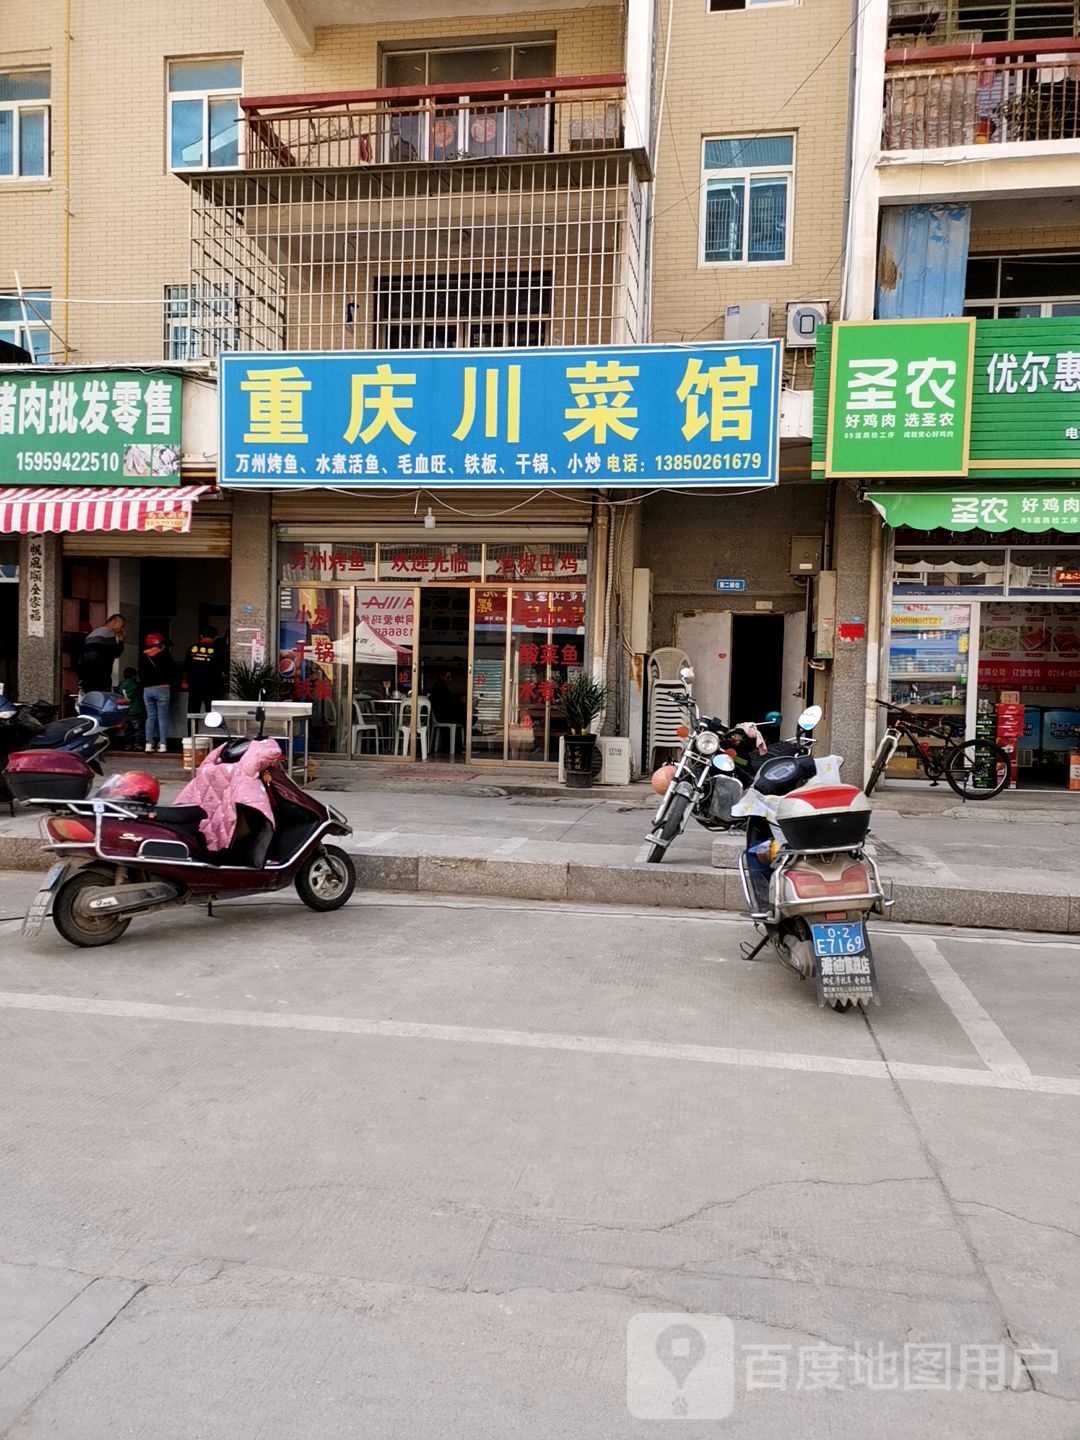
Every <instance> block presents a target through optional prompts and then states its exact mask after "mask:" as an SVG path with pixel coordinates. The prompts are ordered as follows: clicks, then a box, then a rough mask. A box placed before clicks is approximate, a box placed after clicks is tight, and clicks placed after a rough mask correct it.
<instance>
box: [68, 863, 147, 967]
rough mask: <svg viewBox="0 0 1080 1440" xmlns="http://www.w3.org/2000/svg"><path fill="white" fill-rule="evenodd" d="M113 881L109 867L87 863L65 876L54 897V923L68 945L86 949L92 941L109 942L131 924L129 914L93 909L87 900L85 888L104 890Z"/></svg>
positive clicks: (91, 944) (117, 937)
mask: <svg viewBox="0 0 1080 1440" xmlns="http://www.w3.org/2000/svg"><path fill="white" fill-rule="evenodd" d="M112 884H113V876H112V875H111V874H110V873H109V871H108V870H99V869H96V868H93V867H87V868H86V869H84V870H76V872H75V874H74V875H72V877H71V878H70V880H65V881H64V883H63V885H61V886H60V889H59V890H58V891H57V892H56V899H55V900H54V901H53V924H54V925H55V926H56V928H57V930H58V931H59V932H60V934H61V935H62V936H63V938H64V939H65V940H66V941H67V942H68V944H69V945H78V946H80V947H81V948H82V949H89V948H90V947H91V946H94V945H111V944H112V942H113V941H114V940H119V939H120V936H121V935H123V933H124V931H125V930H126V929H127V928H128V926H129V925H130V924H131V917H130V916H128V917H126V918H125V917H118V916H116V915H111V914H109V912H108V911H103V912H101V913H95V912H94V911H92V910H91V909H90V908H89V906H88V904H87V901H88V898H89V897H88V896H87V894H86V892H87V891H88V890H107V889H108V888H109V887H110V886H111V885H112Z"/></svg>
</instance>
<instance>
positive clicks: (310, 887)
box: [296, 845, 356, 911]
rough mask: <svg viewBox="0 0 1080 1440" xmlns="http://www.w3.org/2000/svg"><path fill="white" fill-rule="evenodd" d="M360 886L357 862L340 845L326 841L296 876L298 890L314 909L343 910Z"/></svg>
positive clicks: (305, 901)
mask: <svg viewBox="0 0 1080 1440" xmlns="http://www.w3.org/2000/svg"><path fill="white" fill-rule="evenodd" d="M355 889H356V866H355V865H354V864H353V861H352V856H351V855H348V854H346V852H345V851H344V850H342V849H341V847H340V846H339V845H322V846H320V848H319V849H318V850H316V851H315V853H314V855H312V857H311V859H310V860H308V862H307V864H306V865H304V867H303V868H302V869H301V870H300V872H299V874H298V875H297V877H296V893H297V894H298V895H299V896H300V899H301V900H302V901H303V902H304V904H305V905H307V906H308V908H309V909H311V910H323V911H326V910H340V909H341V907H342V905H344V904H345V902H346V901H347V900H348V899H349V897H350V896H351V895H352V893H353V891H354V890H355Z"/></svg>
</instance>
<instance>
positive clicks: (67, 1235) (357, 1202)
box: [0, 876, 1080, 1440]
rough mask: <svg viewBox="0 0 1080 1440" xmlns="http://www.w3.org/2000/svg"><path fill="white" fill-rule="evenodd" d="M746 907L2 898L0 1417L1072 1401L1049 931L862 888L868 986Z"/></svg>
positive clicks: (1012, 1417) (131, 1421) (310, 1429)
mask: <svg viewBox="0 0 1080 1440" xmlns="http://www.w3.org/2000/svg"><path fill="white" fill-rule="evenodd" d="M34 883H35V881H34V877H30V876H6V877H0V917H3V916H11V915H14V914H16V913H18V912H20V911H21V909H22V908H23V906H24V904H25V902H26V900H27V899H28V897H29V894H30V893H31V890H32V888H33V885H34ZM747 933H748V932H747V927H746V926H745V925H743V924H741V923H739V922H736V921H734V920H732V919H729V918H725V919H716V918H713V917H710V916H707V915H702V914H694V913H687V912H685V911H683V912H675V913H672V914H665V913H663V912H659V911H656V910H651V909H650V910H647V911H640V912H631V913H615V912H612V911H609V910H603V909H589V908H583V907H577V908H571V907H566V906H555V905H553V906H541V905H536V904H534V903H531V902H502V903H500V902H498V901H493V900H476V901H452V900H451V901H448V900H447V899H445V898H444V897H440V898H438V899H437V900H434V901H431V902H427V901H425V900H424V899H423V898H420V899H419V900H418V899H417V898H416V897H411V896H378V895H368V896H362V897H358V899H357V900H356V901H355V902H354V903H352V904H351V905H350V906H349V907H348V908H347V909H346V910H344V911H342V912H340V913H339V914H337V915H329V916H319V915H314V914H310V913H308V912H307V911H305V910H304V909H303V908H302V907H300V906H299V905H298V904H295V903H292V902H291V901H290V899H289V898H288V897H282V898H281V899H279V900H276V901H274V902H273V903H272V904H270V905H255V904H252V903H250V902H245V904H244V905H243V906H242V907H240V906H234V907H233V908H231V909H230V908H227V907H222V908H221V910H220V911H219V914H218V916H217V918H215V919H212V920H210V919H207V918H206V917H205V916H204V915H202V914H201V913H199V912H196V911H191V912H178V913H175V914H169V915H166V916H164V917H160V916H159V917H156V918H149V919H146V920H143V921H141V922H135V924H134V925H133V927H132V929H131V930H130V932H129V934H128V936H127V937H126V938H125V939H123V940H122V941H120V942H119V943H118V944H116V945H114V946H112V947H110V948H109V949H107V950H103V951H97V952H79V951H76V950H73V949H71V948H69V947H68V946H66V945H65V944H64V943H63V942H62V941H60V940H59V938H58V937H57V936H56V935H55V934H54V933H53V932H51V930H50V931H49V932H47V933H45V934H43V936H42V938H41V939H40V940H39V941H38V942H36V943H35V944H34V946H33V947H32V948H27V949H25V950H22V949H21V948H20V946H19V944H18V943H17V941H16V939H15V936H16V934H17V927H16V926H15V925H11V924H6V923H0V954H2V957H3V958H2V959H0V1037H2V1044H0V1085H2V1090H0V1094H2V1096H3V1105H2V1113H0V1155H2V1157H3V1163H2V1164H0V1436H3V1437H8V1440H45V1437H50V1440H53V1437H61V1440H106V1437H109V1440H114V1437H118V1436H138V1437H140V1440H145V1437H151V1436H152V1437H153V1440H219V1437H220V1440H247V1437H252V1440H254V1437H258V1440H286V1437H287V1440H294V1437H295V1440H301V1437H303V1440H338V1437H344V1436H352V1435H356V1436H364V1437H365V1440H373V1437H374V1440H381V1437H395V1440H396V1437H402V1440H405V1437H408V1440H413V1437H417V1436H423V1437H425V1440H437V1437H455V1440H456V1437H463V1440H464V1437H467V1440H487V1437H492V1440H495V1437H498V1440H505V1437H507V1436H511V1435H512V1436H514V1437H523V1440H533V1437H536V1440H556V1437H563V1436H565V1437H573V1440H594V1437H595V1440H612V1437H623V1436H628V1437H635V1436H639V1435H640V1436H656V1435H664V1434H667V1433H670V1434H671V1435H673V1436H692V1437H705V1436H709V1437H713V1436H718V1435H723V1436H732V1437H738V1440H772V1437H781V1436H782V1437H784V1440H788V1437H791V1436H795V1435H798V1436H804V1435H806V1436H809V1435H813V1436H814V1437H815V1440H819V1437H824V1440H833V1437H843V1440H848V1437H850V1440H864V1437H866V1436H870V1435H872V1436H874V1437H875V1440H891V1437H896V1440H900V1437H903V1440H913V1437H927V1440H929V1437H933V1440H941V1437H949V1440H967V1437H971V1440H976V1437H977V1440H997V1437H1002V1440H1005V1437H1008V1440H1042V1437H1053V1440H1058V1437H1060V1440H1066V1437H1069V1440H1075V1437H1077V1436H1078V1435H1080V1204H1078V1201H1077V1192H1078V1181H1080V1144H1078V1140H1080V1133H1078V1132H1080V1049H1078V1046H1077V1044H1076V1033H1077V1020H1078V1016H1080V1003H1078V999H1077V987H1076V981H1075V978H1074V976H1075V974H1076V967H1077V965H1078V962H1080V947H1078V944H1077V943H1076V942H1068V941H1058V940H1055V939H1046V938H1045V937H1040V938H1039V939H1038V940H1034V939H1027V938H1025V937H1010V936H1007V935H1003V934H1001V933H1000V932H995V933H993V934H986V933H980V932H974V931H967V932H928V931H914V930H908V931H903V930H888V929H887V928H886V927H879V930H878V932H877V954H878V966H879V977H880V981H881V986H882V990H883V994H884V1004H883V1006H882V1008H881V1009H879V1010H877V1011H875V1012H873V1013H872V1014H871V1015H870V1016H869V1018H864V1017H862V1016H861V1015H837V1014H834V1013H832V1012H831V1011H820V1010H819V1009H818V1008H817V1005H816V1003H815V999H814V996H813V994H812V992H811V991H810V990H809V989H808V987H806V986H804V985H801V984H800V982H799V981H798V980H797V979H796V978H795V977H794V976H793V975H791V974H789V973H788V972H786V971H784V970H782V969H781V968H780V967H779V965H777V964H776V963H775V962H771V961H767V960H766V961H763V962H755V963H752V964H748V963H746V962H745V961H743V960H741V959H740V958H739V943H740V941H741V940H743V939H745V938H746V937H747ZM661 1419H670V1421H671V1423H670V1425H666V1426H663V1427H658V1424H657V1422H658V1420H661Z"/></svg>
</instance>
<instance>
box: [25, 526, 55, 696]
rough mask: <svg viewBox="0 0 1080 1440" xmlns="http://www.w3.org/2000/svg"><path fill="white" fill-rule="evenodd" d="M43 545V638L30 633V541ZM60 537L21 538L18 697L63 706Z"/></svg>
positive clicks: (31, 579)
mask: <svg viewBox="0 0 1080 1440" xmlns="http://www.w3.org/2000/svg"><path fill="white" fill-rule="evenodd" d="M32 538H34V539H37V540H38V542H39V543H40V544H41V546H42V548H43V551H44V555H43V567H42V575H41V582H40V583H41V589H42V595H41V617H42V623H41V624H40V626H37V627H35V628H40V629H41V630H43V632H44V633H43V634H41V635H32V634H30V633H29V632H30V629H31V619H30V601H31V595H30V587H31V584H32V583H33V577H32V574H31V567H30V541H31V539H32ZM61 556H62V550H61V539H60V536H59V535H42V536H37V537H31V536H29V535H23V536H21V537H20V539H19V698H20V699H23V700H38V699H40V700H51V701H52V702H53V703H54V704H57V705H58V704H60V701H61V695H60V639H61V631H62V629H63V623H62V622H63V608H64V607H63V603H62V602H63V572H62V565H61Z"/></svg>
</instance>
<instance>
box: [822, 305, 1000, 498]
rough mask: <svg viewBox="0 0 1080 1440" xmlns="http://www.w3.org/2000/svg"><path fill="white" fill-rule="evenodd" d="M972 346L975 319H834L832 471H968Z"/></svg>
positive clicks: (910, 473)
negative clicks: (859, 321)
mask: <svg viewBox="0 0 1080 1440" xmlns="http://www.w3.org/2000/svg"><path fill="white" fill-rule="evenodd" d="M974 346H975V321H974V320H919V321H904V320H901V321H894V322H887V321H878V322H875V323H873V324H866V325H861V324H849V323H846V322H845V323H839V324H836V325H834V326H833V327H832V355H831V369H830V389H829V406H828V441H827V447H826V458H825V473H826V475H829V476H845V475H849V476H859V477H866V476H871V477H872V476H876V475H894V476H917V475H966V474H967V471H968V447H969V439H970V431H971V389H972V375H973V354H974Z"/></svg>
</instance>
